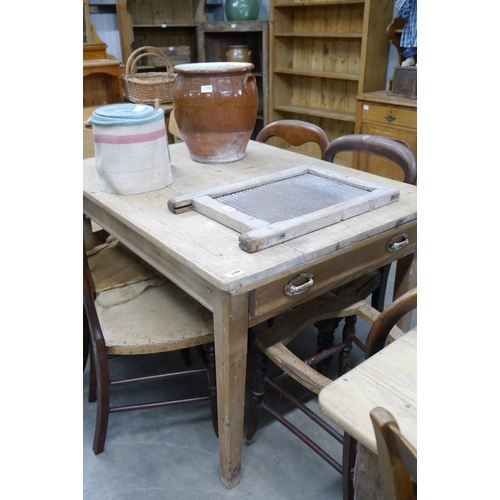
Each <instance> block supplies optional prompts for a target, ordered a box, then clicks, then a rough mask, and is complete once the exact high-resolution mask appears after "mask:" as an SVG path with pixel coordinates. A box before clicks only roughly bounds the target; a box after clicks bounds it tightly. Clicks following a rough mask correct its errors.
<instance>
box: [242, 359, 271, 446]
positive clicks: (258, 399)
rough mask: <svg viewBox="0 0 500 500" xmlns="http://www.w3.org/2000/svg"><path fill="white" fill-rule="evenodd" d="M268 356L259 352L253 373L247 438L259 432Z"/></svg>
mask: <svg viewBox="0 0 500 500" xmlns="http://www.w3.org/2000/svg"><path fill="white" fill-rule="evenodd" d="M267 362H268V360H267V356H266V355H265V354H264V353H263V352H262V351H261V350H260V349H259V350H258V351H257V356H256V361H255V369H254V372H253V390H252V398H251V400H250V424H249V427H248V430H247V435H246V438H247V439H248V440H250V439H252V438H253V437H254V435H255V432H256V431H257V425H258V421H259V416H260V411H261V405H262V401H263V400H264V388H265V385H266V375H267Z"/></svg>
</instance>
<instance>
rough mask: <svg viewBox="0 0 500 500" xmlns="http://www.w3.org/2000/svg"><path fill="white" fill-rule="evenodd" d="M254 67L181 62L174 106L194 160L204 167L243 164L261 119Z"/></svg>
mask: <svg viewBox="0 0 500 500" xmlns="http://www.w3.org/2000/svg"><path fill="white" fill-rule="evenodd" d="M253 67H254V66H253V64H250V63H239V62H212V63H192V64H179V65H177V66H175V67H174V70H175V72H176V77H175V84H174V92H173V104H174V114H175V119H176V121H177V125H178V127H179V131H180V133H181V136H182V138H183V139H184V141H185V142H186V146H187V148H188V150H189V154H190V155H191V158H192V159H193V160H195V161H198V162H201V163H227V162H231V161H236V160H240V159H241V158H243V157H244V156H245V151H246V148H247V145H248V141H249V140H250V136H251V135H252V131H253V128H254V126H255V121H256V119H257V106H258V100H259V98H258V93H257V85H256V82H255V76H254V75H253V74H252V73H251V70H252V69H253Z"/></svg>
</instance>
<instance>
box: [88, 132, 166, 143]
mask: <svg viewBox="0 0 500 500" xmlns="http://www.w3.org/2000/svg"><path fill="white" fill-rule="evenodd" d="M165 135H166V131H165V129H164V128H161V129H159V130H155V131H154V132H148V133H147V134H134V135H110V134H94V142H99V143H104V144H137V143H139V142H149V141H154V140H156V139H160V138H162V137H163V136H165Z"/></svg>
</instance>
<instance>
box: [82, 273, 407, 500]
mask: <svg viewBox="0 0 500 500" xmlns="http://www.w3.org/2000/svg"><path fill="white" fill-rule="evenodd" d="M392 280H393V276H392V274H391V278H390V284H389V285H390V286H389V290H390V289H391V282H392ZM415 322H416V311H415V312H414V315H413V323H415ZM341 327H342V324H341V325H340V327H339V329H338V330H337V332H339V331H340V330H341ZM367 331H368V328H367V327H366V326H365V325H364V324H363V323H360V322H358V332H361V336H363V335H366V333H367ZM339 335H340V334H339V333H337V334H336V339H338V338H339ZM306 337H309V338H307V339H306V340H305V341H301V342H305V344H304V343H301V344H300V345H299V346H298V348H300V349H301V350H302V349H304V348H308V349H313V350H314V347H315V341H316V338H315V337H316V336H315V330H314V329H313V330H311V335H309V336H306ZM355 356H356V357H358V359H359V360H361V353H360V352H359V351H358V353H355ZM254 358H255V348H253V349H251V350H250V351H249V356H248V371H247V404H246V407H245V408H246V421H245V431H246V426H247V423H248V422H247V420H248V409H249V404H248V397H249V395H250V393H251V373H252V369H253V366H254ZM193 360H194V361H197V357H196V354H195V352H194V351H193ZM110 362H111V366H113V367H114V369H115V370H117V372H118V373H119V372H123V373H125V372H126V373H130V371H132V372H133V371H134V368H135V367H136V366H137V363H140V364H142V365H148V366H150V367H151V368H152V369H153V370H154V369H155V367H160V369H162V368H161V367H162V366H164V365H165V363H169V364H172V365H175V366H179V367H182V366H183V362H182V360H181V357H180V354H179V353H178V352H176V353H164V354H159V355H149V356H141V357H138V356H137V357H126V356H125V357H121V358H115V359H112V360H111V361H110ZM175 366H174V367H173V369H175ZM336 367H337V362H336V360H335V362H334V365H333V366H332V373H335V370H336ZM88 371H89V370H88V365H87V368H86V370H85V373H84V376H83V397H84V404H83V408H84V409H83V472H84V479H83V498H84V500H115V499H116V500H118V499H119V500H137V499H141V500H158V499H182V500H200V499H204V500H212V499H213V500H219V499H226V498H227V499H239V498H242V499H243V498H254V499H260V498H266V499H287V500H293V499H303V498H309V499H323V498H329V499H333V500H337V499H338V500H340V499H341V498H342V478H341V476H340V474H339V473H338V472H336V471H335V470H334V469H333V468H332V467H330V466H329V465H328V464H327V463H326V462H324V461H323V460H322V459H321V458H320V457H319V456H318V455H316V454H315V453H314V452H313V451H312V450H311V449H310V448H309V447H308V446H306V445H305V444H304V443H302V442H301V441H300V440H299V439H297V438H296V437H295V436H294V435H293V434H292V433H291V432H290V431H288V430H287V429H286V428H285V427H283V425H281V424H280V423H279V422H277V421H276V420H274V419H273V418H272V417H270V416H269V415H268V414H267V413H265V412H263V413H262V416H261V421H260V426H259V429H258V431H257V433H256V436H255V437H254V439H253V440H252V441H251V442H248V441H246V440H244V441H243V450H242V475H241V482H240V484H239V485H238V486H236V487H235V488H234V489H232V490H227V489H226V488H225V487H224V486H223V484H222V483H221V481H220V478H219V452H218V441H217V438H216V437H215V434H214V432H213V428H212V423H211V416H210V408H209V404H208V403H194V404H190V405H182V406H176V407H170V408H158V409H151V410H142V411H134V412H124V413H116V414H113V415H111V416H110V422H109V428H108V435H107V439H106V445H105V450H104V452H103V453H102V454H100V455H98V456H95V455H94V453H93V451H92V440H93V433H94V425H95V404H92V403H88V402H87V396H88ZM181 381H182V382H181ZM136 387H137V386H136ZM287 387H291V388H293V390H294V393H295V394H296V395H298V396H299V397H301V399H302V400H303V401H307V405H308V406H309V407H310V408H311V409H313V410H314V411H315V412H316V413H318V414H321V412H320V410H319V408H318V405H317V403H316V401H317V398H316V397H315V396H314V395H312V394H311V393H309V392H308V391H306V390H305V389H303V388H302V387H300V386H299V385H298V384H296V383H295V382H294V381H289V382H287ZM205 388H206V377H205V376H204V375H201V376H200V377H188V378H186V379H176V380H175V381H173V382H163V383H162V382H159V383H156V384H152V383H143V384H142V385H141V386H140V387H139V393H138V394H139V397H140V398H144V399H141V400H148V398H151V399H150V400H154V399H155V398H156V397H158V396H155V394H156V395H157V394H158V391H159V392H160V394H161V395H160V396H159V397H162V398H163V397H165V394H167V395H168V394H170V395H172V396H174V397H175V393H176V391H183V393H184V394H186V393H189V394H193V395H199V394H204V393H205ZM131 389H132V390H133V387H131V388H127V389H125V388H117V389H115V391H116V399H115V400H114V404H116V403H119V400H120V399H121V398H127V396H128V394H130V392H129V391H130V390H131ZM134 394H135V397H137V392H135V393H134ZM167 397H168V396H167ZM266 400H267V401H269V402H272V404H273V406H274V407H275V408H278V409H279V410H280V412H282V413H284V414H286V416H287V418H289V419H290V420H291V421H293V422H294V423H295V424H296V425H298V426H299V427H300V428H301V429H302V430H303V431H304V432H306V433H307V434H308V435H309V436H310V437H312V438H313V439H315V440H317V441H318V442H320V443H321V444H322V446H324V448H325V449H326V450H327V451H328V452H329V453H330V454H331V455H332V456H333V457H334V458H336V459H340V457H341V446H340V444H338V443H337V442H336V441H335V440H334V439H333V438H331V437H330V436H328V435H327V434H326V433H325V432H324V431H323V430H321V429H320V428H319V427H318V426H317V425H316V424H314V423H312V422H311V421H310V420H309V419H308V418H307V417H305V416H304V415H303V414H302V412H300V411H299V410H298V409H295V408H293V407H291V406H290V404H289V403H287V402H286V401H283V400H280V398H279V396H277V395H276V394H273V392H272V391H268V393H267V395H266ZM128 401H130V398H129V399H128Z"/></svg>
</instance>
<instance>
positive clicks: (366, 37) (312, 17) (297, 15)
mask: <svg viewBox="0 0 500 500" xmlns="http://www.w3.org/2000/svg"><path fill="white" fill-rule="evenodd" d="M392 11H393V0H271V3H270V19H271V23H270V94H271V97H270V108H269V120H270V121H275V120H280V119H285V118H295V119H299V120H305V121H308V122H311V123H315V124H316V125H319V126H320V127H322V128H323V129H324V130H325V132H326V133H327V134H328V136H329V138H330V139H334V138H336V137H338V136H341V135H345V134H352V133H353V132H354V123H355V116H356V96H357V95H358V94H361V93H364V92H370V91H375V90H380V89H383V88H385V81H386V73H387V61H388V54H389V41H388V39H387V35H386V32H385V31H386V27H387V25H388V24H389V22H390V20H391V18H392ZM302 149H303V150H302V152H304V153H306V154H310V155H311V156H314V155H317V152H316V151H315V149H313V146H310V145H309V146H308V145H305V146H304V147H303V148H302ZM339 157H340V159H341V160H344V162H345V163H347V164H350V162H351V154H349V153H343V154H342V155H339Z"/></svg>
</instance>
